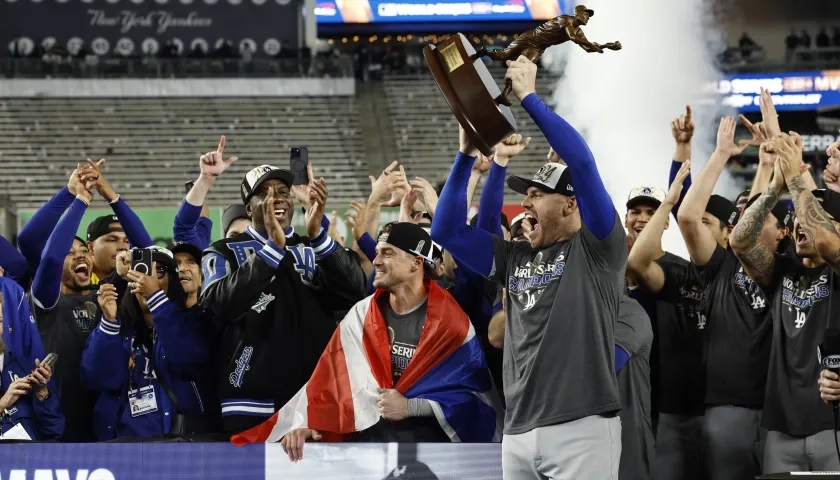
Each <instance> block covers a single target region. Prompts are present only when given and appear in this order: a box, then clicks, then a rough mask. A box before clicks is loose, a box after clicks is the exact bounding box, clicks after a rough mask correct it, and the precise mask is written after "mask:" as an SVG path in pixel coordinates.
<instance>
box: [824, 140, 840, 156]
mask: <svg viewBox="0 0 840 480" xmlns="http://www.w3.org/2000/svg"><path fill="white" fill-rule="evenodd" d="M825 154H826V155H828V156H829V157H830V158H833V159H835V160H840V140H838V141H836V142H834V143H832V144H831V146H830V147H828V148H826V149H825Z"/></svg>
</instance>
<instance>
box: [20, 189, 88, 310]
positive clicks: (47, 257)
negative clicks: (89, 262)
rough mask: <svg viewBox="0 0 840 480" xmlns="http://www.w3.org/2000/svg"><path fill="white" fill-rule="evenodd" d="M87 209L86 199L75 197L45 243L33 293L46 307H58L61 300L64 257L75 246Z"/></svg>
mask: <svg viewBox="0 0 840 480" xmlns="http://www.w3.org/2000/svg"><path fill="white" fill-rule="evenodd" d="M85 210H87V205H86V204H85V202H83V201H81V200H79V199H75V200H73V203H72V204H71V205H70V208H68V209H67V214H66V215H64V217H62V218H61V220H59V222H58V224H57V225H56V226H55V230H53V232H52V233H51V234H50V237H49V239H48V240H47V244H46V245H45V246H44V253H43V254H42V255H41V265H40V266H39V267H38V271H37V272H35V279H34V280H33V281H32V294H33V295H34V296H35V300H36V301H37V302H39V303H40V304H41V306H43V307H44V308H46V309H50V308H52V307H54V306H55V304H56V302H58V296H59V293H60V292H61V274H62V271H63V269H64V257H66V256H67V253H68V252H69V251H70V249H71V248H72V247H73V242H74V241H75V236H76V231H78V230H79V224H80V223H81V222H82V217H83V216H84V214H85Z"/></svg>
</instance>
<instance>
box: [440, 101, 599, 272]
mask: <svg viewBox="0 0 840 480" xmlns="http://www.w3.org/2000/svg"><path fill="white" fill-rule="evenodd" d="M522 106H523V107H524V108H525V110H526V111H527V112H528V113H529V114H530V115H531V118H533V119H534V122H535V123H536V124H537V126H539V127H540V130H541V131H542V132H543V134H544V135H545V137H546V139H548V143H549V144H550V145H551V147H552V148H553V149H554V151H555V152H557V154H558V155H560V157H561V158H563V159H564V161H565V162H566V165H567V166H568V167H569V169H570V171H571V173H572V181H573V183H576V184H577V185H580V186H584V187H582V188H578V189H577V190H576V191H575V197H576V199H577V204H578V208H579V209H580V214H581V219H582V221H583V223H584V224H586V226H587V228H589V230H590V231H591V232H592V233H593V234H595V236H597V237H598V238H599V239H605V238H606V237H607V235H609V234H610V232H611V231H612V229H613V227H614V226H615V218H616V213H615V207H614V206H613V203H612V200H611V199H610V196H609V195H608V194H607V190H606V188H605V187H604V182H603V181H602V180H601V176H600V175H599V174H598V168H597V167H596V165H595V159H594V158H593V157H592V152H591V151H590V150H589V147H588V146H587V145H586V142H584V140H583V138H582V137H581V136H580V134H579V133H578V132H577V131H576V130H575V129H574V128H573V127H572V126H571V125H569V124H568V122H566V121H565V120H563V119H562V118H561V117H560V116H558V115H557V114H556V113H554V112H553V111H552V110H551V109H550V108H549V107H548V106H546V105H545V103H543V101H542V100H540V98H539V97H538V96H537V94H536V93H532V94H531V95H528V96H527V97H525V99H524V100H523V101H522ZM474 160H475V158H474V157H470V156H467V155H465V154H463V153H461V152H458V155H456V156H455V164H454V165H453V167H452V170H451V171H450V172H449V178H448V179H447V180H446V183H445V184H444V186H443V191H441V194H440V201H439V202H438V203H439V204H440V205H446V207H447V208H442V209H440V212H436V215H435V218H434V221H433V222H432V240H434V241H435V242H437V243H439V244H441V245H443V248H444V249H446V250H449V252H450V253H451V254H452V255H453V256H454V257H455V259H456V260H458V261H459V262H460V263H461V264H462V265H464V266H466V267H467V268H469V269H471V270H472V271H474V272H476V273H478V274H480V275H482V276H487V275H489V274H490V271H491V269H492V267H493V241H492V238H491V236H490V234H489V233H487V232H486V231H484V230H481V229H478V228H473V227H471V226H469V225H466V224H465V221H466V218H467V207H466V205H467V198H466V196H467V183H468V182H469V176H470V171H471V169H472V162H473V161H474Z"/></svg>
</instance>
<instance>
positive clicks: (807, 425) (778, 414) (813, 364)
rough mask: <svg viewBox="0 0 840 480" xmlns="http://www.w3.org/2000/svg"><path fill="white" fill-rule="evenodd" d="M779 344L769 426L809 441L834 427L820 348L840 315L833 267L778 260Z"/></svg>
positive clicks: (773, 356)
mask: <svg viewBox="0 0 840 480" xmlns="http://www.w3.org/2000/svg"><path fill="white" fill-rule="evenodd" d="M775 277H776V278H775V280H774V282H773V284H772V285H771V288H768V289H767V291H768V292H771V291H772V292H773V304H772V308H773V311H772V316H773V343H772V346H771V348H770V368H769V370H768V374H767V395H766V397H765V401H764V413H763V416H762V419H763V426H764V427H765V428H767V429H769V430H775V431H778V432H782V433H784V434H787V435H791V436H797V437H804V436H808V435H814V434H816V433H818V432H821V431H824V430H831V429H833V428H834V422H833V420H832V416H831V407H830V406H829V405H826V404H825V403H824V402H823V401H822V400H821V399H820V392H819V387H818V386H817V380H818V379H819V376H820V362H819V345H820V344H821V343H822V341H823V337H824V335H825V331H826V329H827V327H828V326H829V322H831V324H832V326H836V324H837V317H838V315H840V277H838V275H837V274H836V273H834V271H833V270H832V269H831V267H828V266H822V267H817V268H806V267H805V266H803V265H802V264H801V263H799V262H798V261H797V260H796V259H794V258H790V257H783V256H780V255H777V256H776V275H775Z"/></svg>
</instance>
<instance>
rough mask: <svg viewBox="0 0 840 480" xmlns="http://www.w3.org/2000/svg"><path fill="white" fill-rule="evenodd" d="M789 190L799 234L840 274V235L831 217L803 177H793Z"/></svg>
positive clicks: (789, 181) (790, 180)
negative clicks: (797, 221)
mask: <svg viewBox="0 0 840 480" xmlns="http://www.w3.org/2000/svg"><path fill="white" fill-rule="evenodd" d="M788 189H790V195H791V197H792V198H793V208H794V209H795V210H796V218H797V219H798V220H799V232H800V233H802V234H804V235H805V237H806V238H807V239H808V240H809V241H811V242H812V243H813V245H814V248H816V249H817V253H819V254H820V256H821V257H822V258H823V260H825V262H826V263H828V264H829V265H830V266H831V268H832V269H833V270H834V271H835V272H837V273H840V235H838V234H837V230H835V228H834V222H832V221H831V217H830V216H829V215H828V213H826V211H825V209H823V207H822V205H820V202H819V201H818V200H817V198H816V197H814V194H813V193H811V190H809V189H808V187H807V185H806V182H805V179H804V178H803V177H802V175H796V176H793V177H791V178H790V179H789V180H788Z"/></svg>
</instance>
